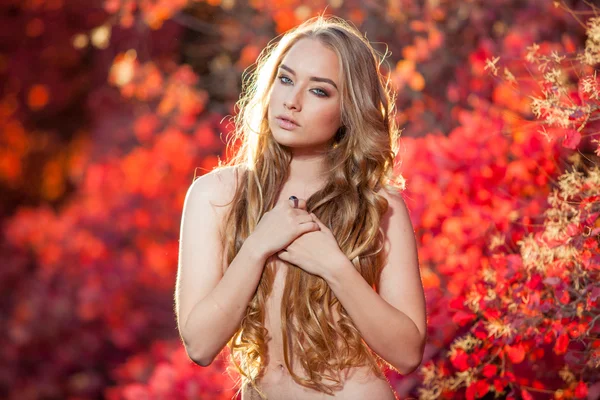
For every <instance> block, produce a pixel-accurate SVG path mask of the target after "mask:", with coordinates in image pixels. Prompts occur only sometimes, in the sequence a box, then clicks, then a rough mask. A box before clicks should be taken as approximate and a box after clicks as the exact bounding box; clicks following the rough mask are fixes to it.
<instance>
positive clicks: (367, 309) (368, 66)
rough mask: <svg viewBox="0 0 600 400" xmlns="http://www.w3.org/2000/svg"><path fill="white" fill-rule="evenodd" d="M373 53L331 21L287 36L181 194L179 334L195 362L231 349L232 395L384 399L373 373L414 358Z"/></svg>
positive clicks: (398, 212) (409, 241)
mask: <svg viewBox="0 0 600 400" xmlns="http://www.w3.org/2000/svg"><path fill="white" fill-rule="evenodd" d="M381 60H382V59H381V57H379V56H378V53H376V52H375V51H374V49H373V48H372V47H371V45H370V44H369V42H368V41H367V40H366V39H365V38H363V37H362V35H361V34H360V32H359V31H357V30H356V29H355V28H353V27H352V26H350V25H349V24H348V23H346V22H345V21H344V20H341V19H338V18H333V17H330V18H325V17H322V16H320V17H315V18H313V19H311V20H309V21H307V22H305V23H303V24H302V25H300V26H298V27H296V28H295V29H293V30H292V31H289V32H287V33H286V34H285V35H284V36H283V37H282V38H281V40H279V42H278V43H276V44H270V45H269V46H267V48H266V49H265V50H264V51H263V53H262V54H261V56H260V57H259V59H258V62H257V66H256V69H255V71H254V73H253V74H251V75H248V76H249V78H250V79H249V80H247V81H245V85H244V86H243V95H242V97H241V100H240V102H239V103H238V106H239V113H238V114H237V117H236V137H237V138H238V139H239V143H240V146H239V147H238V150H237V153H236V154H235V157H233V158H232V159H231V161H230V162H229V163H228V164H227V165H222V166H219V167H218V168H216V169H215V170H213V171H211V172H210V173H207V174H205V175H203V176H202V177H200V178H199V179H196V180H195V181H194V183H193V184H192V185H191V187H190V189H189V191H188V194H187V196H186V200H185V205H184V209H183V217H182V224H181V240H180V258H179V270H178V276H177V288H176V293H175V300H176V312H177V323H178V327H179V332H180V334H181V338H182V340H183V343H184V345H185V348H186V351H187V353H188V355H189V356H190V358H191V359H192V360H194V361H195V362H196V363H198V364H199V365H202V366H207V365H209V364H210V363H211V362H212V361H213V360H214V358H215V357H216V356H217V355H218V354H219V353H220V351H221V350H222V349H223V348H224V347H225V345H227V347H228V349H229V351H230V355H231V360H232V365H234V366H235V369H236V370H237V371H238V372H239V373H240V374H241V375H240V376H241V378H242V385H241V391H242V399H244V400H248V399H254V398H256V399H259V398H268V399H270V400H277V399H326V398H331V397H337V398H342V399H381V400H386V399H394V398H395V397H396V396H395V394H394V392H393V390H392V389H391V387H390V385H389V383H388V381H387V380H386V379H385V375H384V373H383V371H382V370H383V369H384V368H389V367H391V368H394V369H395V370H397V371H399V372H400V373H402V374H408V373H410V372H412V371H413V370H415V369H416V368H417V367H418V366H419V364H420V362H421V359H422V355H423V348H424V345H425V340H426V313H425V298H424V294H423V288H422V285H421V279H420V274H419V264H418V258H417V248H416V241H415V237H414V231H413V228H412V225H411V221H410V218H409V213H408V210H407V207H406V205H405V203H404V201H403V199H402V196H401V195H400V194H399V191H398V186H401V185H398V184H394V182H399V181H400V180H399V178H398V177H394V175H393V161H394V157H395V149H396V145H397V139H398V132H397V130H396V128H395V124H394V119H393V110H394V104H393V103H394V98H393V95H392V92H391V90H390V88H389V86H388V84H387V81H386V80H385V79H384V78H383V75H382V74H381V72H380V70H379V65H380V63H381ZM248 76H247V77H248Z"/></svg>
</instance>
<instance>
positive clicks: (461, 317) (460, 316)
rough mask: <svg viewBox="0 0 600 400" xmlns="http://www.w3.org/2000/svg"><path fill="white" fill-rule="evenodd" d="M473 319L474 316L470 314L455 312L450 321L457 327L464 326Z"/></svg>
mask: <svg viewBox="0 0 600 400" xmlns="http://www.w3.org/2000/svg"><path fill="white" fill-rule="evenodd" d="M474 319H475V315H474V314H471V313H467V312H465V311H462V310H460V311H457V312H456V313H455V314H454V315H453V316H452V321H454V322H455V323H457V324H458V325H459V326H465V325H466V324H468V323H469V322H471V321H473V320H474Z"/></svg>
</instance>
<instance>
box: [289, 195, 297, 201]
mask: <svg viewBox="0 0 600 400" xmlns="http://www.w3.org/2000/svg"><path fill="white" fill-rule="evenodd" d="M290 200H298V198H297V197H296V196H290Z"/></svg>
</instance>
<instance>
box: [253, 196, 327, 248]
mask: <svg viewBox="0 0 600 400" xmlns="http://www.w3.org/2000/svg"><path fill="white" fill-rule="evenodd" d="M319 229H320V228H319V225H318V224H317V223H316V222H315V221H314V220H313V219H312V217H311V215H310V214H309V213H308V212H307V211H306V200H303V199H298V208H294V201H293V200H287V201H283V202H281V203H279V204H276V205H275V207H273V208H272V209H271V210H269V211H267V212H266V213H265V214H264V215H263V216H262V218H261V219H260V221H259V222H258V225H257V226H256V229H255V230H254V232H252V234H251V235H250V237H248V239H250V238H252V243H253V244H254V246H256V247H257V250H258V251H259V252H260V253H261V254H263V255H264V256H266V257H270V256H271V255H273V254H275V253H277V252H278V251H280V250H282V249H284V248H286V247H287V246H288V245H289V244H290V243H292V242H293V241H294V240H295V239H296V238H297V237H299V236H301V235H303V234H305V233H307V232H311V231H318V230H319Z"/></svg>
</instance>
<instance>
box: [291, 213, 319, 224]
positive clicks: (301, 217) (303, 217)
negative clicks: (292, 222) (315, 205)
mask: <svg viewBox="0 0 600 400" xmlns="http://www.w3.org/2000/svg"><path fill="white" fill-rule="evenodd" d="M296 222H297V223H299V224H306V223H308V222H315V220H314V219H313V218H312V217H311V216H310V214H308V213H303V214H301V213H298V214H297V215H296Z"/></svg>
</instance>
